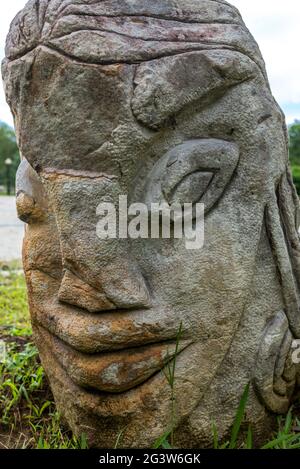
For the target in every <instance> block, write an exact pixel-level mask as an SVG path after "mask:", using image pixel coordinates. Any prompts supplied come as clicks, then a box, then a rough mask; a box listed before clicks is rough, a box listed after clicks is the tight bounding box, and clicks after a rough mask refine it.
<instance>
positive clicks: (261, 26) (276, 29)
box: [0, 0, 300, 124]
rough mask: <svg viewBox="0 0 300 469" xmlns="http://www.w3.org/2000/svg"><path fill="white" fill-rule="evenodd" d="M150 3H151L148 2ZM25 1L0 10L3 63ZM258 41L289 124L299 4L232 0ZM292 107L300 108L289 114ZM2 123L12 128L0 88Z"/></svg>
mask: <svg viewBox="0 0 300 469" xmlns="http://www.w3.org/2000/svg"><path fill="white" fill-rule="evenodd" d="M149 1H151V0H149ZM25 3H26V0H8V1H3V2H1V6H0V59H2V57H3V55H4V42H5V36H6V34H7V31H8V28H9V23H10V21H11V20H12V19H13V17H14V16H15V15H16V13H17V12H18V11H19V10H20V9H22V8H23V6H24V5H25ZM231 3H232V4H233V5H235V6H236V7H237V8H238V9H239V10H240V12H241V13H242V16H243V18H244V20H245V23H246V24H247V26H248V28H249V29H250V31H251V32H252V34H253V35H254V37H255V38H256V40H257V42H258V44H259V46H260V49H261V51H262V54H263V56H264V59H265V61H266V65H267V71H268V75H269V79H270V83H271V87H272V90H273V94H274V96H275V98H276V99H277V101H278V102H279V104H281V106H282V107H283V108H284V109H285V110H286V112H287V118H288V120H291V119H292V118H294V117H297V116H299V118H300V60H299V52H298V48H299V45H298V44H299V18H300V0H285V2H282V0H231ZM290 104H299V106H298V109H299V114H297V110H296V111H294V112H293V113H289V110H288V109H289V105H290ZM0 120H4V121H6V122H8V123H10V124H12V118H11V114H10V111H9V109H8V106H7V105H6V104H5V100H4V95H3V92H2V88H1V87H0Z"/></svg>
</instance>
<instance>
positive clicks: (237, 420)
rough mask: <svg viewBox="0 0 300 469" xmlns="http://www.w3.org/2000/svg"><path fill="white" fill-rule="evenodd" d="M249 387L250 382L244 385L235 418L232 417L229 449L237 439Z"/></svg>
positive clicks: (233, 446)
mask: <svg viewBox="0 0 300 469" xmlns="http://www.w3.org/2000/svg"><path fill="white" fill-rule="evenodd" d="M249 387H250V383H248V384H247V386H246V388H245V390H244V392H243V395H242V397H241V401H240V404H239V407H238V410H237V413H236V416H235V419H234V422H233V427H232V432H231V438H230V443H229V449H233V448H235V447H236V443H237V440H238V436H239V432H240V428H241V425H242V422H243V420H244V416H245V411H246V405H247V402H248V396H249Z"/></svg>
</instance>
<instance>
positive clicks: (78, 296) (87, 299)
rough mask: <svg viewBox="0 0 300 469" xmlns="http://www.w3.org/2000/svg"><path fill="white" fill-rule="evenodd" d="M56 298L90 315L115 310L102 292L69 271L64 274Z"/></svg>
mask: <svg viewBox="0 0 300 469" xmlns="http://www.w3.org/2000/svg"><path fill="white" fill-rule="evenodd" d="M58 298H59V300H60V301H62V302H64V303H69V304H71V305H74V306H78V307H80V308H83V309H86V310H87V311H89V312H90V313H96V312H98V311H108V310H112V309H116V306H115V305H114V304H113V303H112V302H111V301H110V300H108V299H107V297H106V295H105V294H104V293H103V292H101V291H98V290H96V289H95V288H93V287H92V286H90V285H89V284H87V283H85V282H84V281H83V280H81V279H80V278H78V277H77V276H76V275H74V274H73V273H72V272H70V271H69V270H66V272H65V274H64V277H63V280H62V283H61V286H60V290H59V292H58Z"/></svg>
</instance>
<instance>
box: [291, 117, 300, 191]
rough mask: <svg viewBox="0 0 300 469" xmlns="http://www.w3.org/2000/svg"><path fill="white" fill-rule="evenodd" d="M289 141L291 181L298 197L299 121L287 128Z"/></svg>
mask: <svg viewBox="0 0 300 469" xmlns="http://www.w3.org/2000/svg"><path fill="white" fill-rule="evenodd" d="M289 140H290V143H289V150H290V162H291V166H292V173H293V179H294V184H295V186H296V189H297V192H298V194H299V195H300V121H297V120H296V121H295V122H294V123H293V124H292V125H290V126H289Z"/></svg>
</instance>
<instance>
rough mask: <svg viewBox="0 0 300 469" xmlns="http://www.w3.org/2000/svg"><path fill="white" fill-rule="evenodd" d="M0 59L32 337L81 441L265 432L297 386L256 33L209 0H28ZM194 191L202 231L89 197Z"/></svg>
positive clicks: (280, 198)
mask: <svg viewBox="0 0 300 469" xmlns="http://www.w3.org/2000/svg"><path fill="white" fill-rule="evenodd" d="M3 76H4V82H5V87H6V95H7V100H8V102H9V104H10V106H11V109H12V112H13V114H14V118H15V123H16V130H17V135H18V141H19V146H20V150H21V153H22V163H21V165H20V169H19V172H18V177H17V179H18V181H17V185H18V194H17V195H18V197H17V207H18V212H19V216H20V218H21V219H22V220H24V221H26V223H27V227H26V235H25V242H24V268H25V272H26V278H27V284H28V292H29V301H30V309H31V314H32V323H33V328H34V333H35V340H36V342H37V345H38V347H39V351H40V355H41V358H42V362H43V364H44V366H45V369H46V372H47V374H48V376H49V379H50V383H51V386H52V389H53V392H54V396H55V399H56V402H57V405H58V408H59V409H60V411H61V413H62V414H63V416H64V417H65V418H66V420H67V421H68V423H69V425H70V427H71V428H72V429H73V431H74V432H76V433H77V434H80V433H87V434H88V437H89V440H90V444H91V445H95V446H100V447H111V446H113V445H114V443H115V441H116V439H117V436H118V434H120V432H122V441H121V443H120V445H121V446H124V447H143V446H145V447H147V446H148V447H149V446H151V445H152V444H153V442H154V441H155V440H156V439H157V438H158V437H159V436H161V435H162V434H163V433H164V432H165V431H166V430H168V429H169V428H170V424H171V411H170V409H171V400H170V398H171V391H170V386H169V384H168V382H167V379H166V376H165V372H164V367H165V365H166V362H167V361H168V360H171V359H172V357H173V356H174V351H175V345H176V338H177V336H178V329H179V326H180V324H182V330H183V333H182V336H181V337H180V341H179V353H178V356H177V358H176V375H175V376H176V378H175V396H176V406H175V407H176V412H175V428H176V430H175V441H176V444H177V446H186V447H193V446H201V445H209V444H210V442H211V438H212V437H211V423H212V421H215V422H216V425H217V427H218V431H219V434H220V437H225V436H226V434H227V432H228V430H229V428H230V426H231V425H232V422H233V419H234V415H235V413H236V409H237V406H238V403H239V400H240V398H241V395H242V393H243V391H244V389H245V386H246V385H247V383H249V382H250V383H251V386H250V397H249V402H248V411H247V421H248V422H250V423H252V425H253V426H254V428H255V432H256V433H255V434H256V435H257V436H258V437H259V436H261V437H262V436H263V433H264V430H265V431H266V430H267V428H268V426H269V425H271V424H272V422H273V419H274V416H275V414H278V413H284V412H286V411H287V409H288V407H289V405H290V402H291V399H292V397H293V395H295V391H296V388H297V368H296V366H295V365H294V364H293V363H292V350H293V348H292V345H293V340H294V339H296V338H299V337H300V315H299V273H300V247H299V239H298V233H297V227H298V225H297V211H298V201H297V196H296V193H295V189H294V187H293V184H292V180H291V175H290V172H289V169H288V153H287V138H286V130H285V124H284V117H283V115H282V113H281V111H280V109H279V108H278V105H277V104H276V102H275V101H274V99H273V97H272V94H271V92H270V88H269V85H268V81H267V78H266V72H265V68H264V62H263V60H262V58H261V55H260V52H259V49H258V47H257V45H256V43H255V42H254V40H253V38H252V36H251V35H250V33H249V32H248V31H247V29H246V27H245V25H244V23H243V21H242V19H241V17H240V15H239V13H238V12H237V10H236V9H235V8H234V7H232V6H230V5H229V4H228V3H226V2H225V1H221V0H218V1H216V0H190V1H186V0H178V1H176V2H175V1H173V0H157V1H151V2H149V1H146V0H121V1H114V0H103V1H100V0H99V1H91V0H86V1H83V0H31V1H29V3H28V4H27V5H26V7H25V8H24V10H23V11H22V12H21V13H20V14H19V15H18V16H17V17H16V18H15V20H14V21H13V23H12V26H11V30H10V33H9V36H8V40H7V47H6V59H5V60H4V62H3ZM122 194H126V195H128V198H129V200H130V201H133V202H142V203H143V202H144V203H146V202H147V203H149V201H150V202H151V200H165V201H167V202H173V201H175V202H176V201H177V202H180V203H182V202H183V201H187V202H193V203H197V202H203V203H204V204H205V244H204V247H203V248H202V249H201V250H187V249H186V247H185V243H184V239H183V240H178V239H167V240H166V239H139V240H128V239H114V240H112V239H111V240H107V241H103V240H100V239H99V238H98V237H97V236H96V224H97V220H98V219H97V215H96V208H97V206H98V204H99V203H100V202H103V201H105V202H112V203H117V200H118V197H119V195H122Z"/></svg>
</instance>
